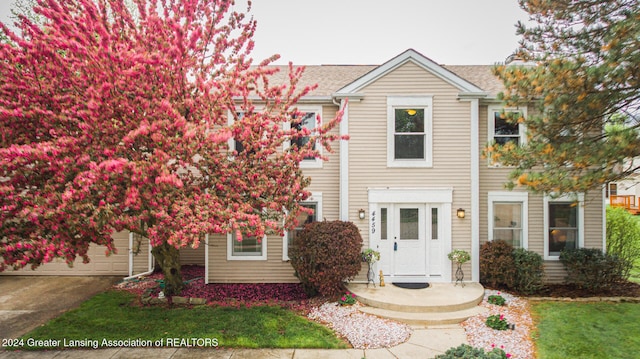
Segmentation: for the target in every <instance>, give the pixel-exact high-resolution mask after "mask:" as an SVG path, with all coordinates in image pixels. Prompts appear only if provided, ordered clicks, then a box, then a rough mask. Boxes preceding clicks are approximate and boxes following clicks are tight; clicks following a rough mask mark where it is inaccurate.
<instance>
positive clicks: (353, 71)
mask: <svg viewBox="0 0 640 359" xmlns="http://www.w3.org/2000/svg"><path fill="white" fill-rule="evenodd" d="M407 61H412V62H413V63H416V64H418V65H419V66H421V67H423V68H425V70H427V71H430V72H432V73H434V74H435V75H436V76H439V77H441V78H443V79H444V80H445V81H447V82H449V83H451V84H452V85H454V86H456V87H457V88H459V89H460V91H461V92H467V93H483V92H484V93H489V94H491V95H496V94H497V93H498V92H500V91H502V90H503V89H504V87H503V85H502V82H501V81H500V80H499V79H498V78H497V77H496V76H494V75H493V73H492V71H491V70H492V68H493V65H438V64H436V63H435V62H433V61H432V60H430V59H429V58H427V57H425V56H423V55H421V54H419V53H418V52H416V51H414V50H411V49H410V50H407V51H405V52H403V53H402V54H400V55H398V56H396V57H394V58H393V59H391V60H389V61H387V62H386V63H384V64H382V65H309V66H305V71H304V73H303V74H302V78H301V79H300V82H299V83H298V87H299V88H303V87H304V86H309V85H313V84H318V87H317V88H316V89H315V90H314V91H312V92H311V93H309V94H308V95H307V96H305V98H307V99H308V98H324V99H329V98H331V97H332V96H333V95H335V94H344V93H345V92H346V91H353V92H347V93H349V94H353V93H355V92H357V91H358V90H359V89H361V88H362V87H364V86H366V85H367V84H369V83H371V82H373V81H375V80H376V79H377V78H379V77H381V76H384V74H386V73H388V72H389V71H392V70H393V69H395V68H397V67H398V66H401V65H402V64H404V63H406V62H407ZM270 67H276V68H278V69H279V70H280V71H279V72H277V73H275V74H273V75H272V76H271V77H270V82H271V83H272V84H282V83H287V82H288V79H289V75H288V74H289V66H287V65H273V66H270ZM298 67H300V66H294V68H298Z"/></svg>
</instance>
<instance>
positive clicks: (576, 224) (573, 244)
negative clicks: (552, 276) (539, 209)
mask: <svg viewBox="0 0 640 359" xmlns="http://www.w3.org/2000/svg"><path fill="white" fill-rule="evenodd" d="M583 207H584V195H582V194H580V195H578V196H577V198H575V196H571V197H569V196H565V197H560V198H550V197H545V198H544V229H545V233H544V236H545V241H544V257H545V259H559V256H560V252H562V250H570V249H578V248H581V247H582V246H583V236H584V211H583Z"/></svg>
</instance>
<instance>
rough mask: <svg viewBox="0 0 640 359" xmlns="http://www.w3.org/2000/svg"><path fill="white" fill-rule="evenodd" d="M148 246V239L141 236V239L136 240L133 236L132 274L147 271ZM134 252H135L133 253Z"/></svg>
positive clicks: (149, 254)
mask: <svg viewBox="0 0 640 359" xmlns="http://www.w3.org/2000/svg"><path fill="white" fill-rule="evenodd" d="M150 246H151V245H150V243H149V240H148V239H145V238H141V240H140V241H138V238H137V236H136V235H134V236H133V250H134V256H133V275H136V274H140V273H145V272H148V271H149V257H150V256H151V253H150V252H149V247H150ZM136 252H137V254H135V253H136Z"/></svg>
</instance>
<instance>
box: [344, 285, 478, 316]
mask: <svg viewBox="0 0 640 359" xmlns="http://www.w3.org/2000/svg"><path fill="white" fill-rule="evenodd" d="M347 289H348V290H350V291H351V292H353V293H354V294H355V295H356V296H357V298H358V301H360V302H361V303H363V304H366V305H368V306H370V307H375V308H381V309H387V310H391V311H396V312H410V313H446V312H456V311H461V310H464V309H470V308H474V307H476V306H477V305H478V304H479V303H480V302H482V298H483V297H484V287H483V286H482V285H481V284H480V283H465V286H464V287H462V286H460V285H458V286H456V285H454V284H452V283H432V284H431V285H430V286H429V288H425V289H403V288H399V287H396V286H394V285H392V284H387V285H386V286H385V287H379V286H378V287H373V286H369V287H367V286H366V284H355V283H350V284H349V285H348V286H347Z"/></svg>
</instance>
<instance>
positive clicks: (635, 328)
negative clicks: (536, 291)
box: [531, 302, 640, 359]
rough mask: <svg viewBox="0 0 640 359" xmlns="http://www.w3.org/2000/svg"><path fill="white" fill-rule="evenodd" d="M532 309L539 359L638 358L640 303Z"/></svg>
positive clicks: (553, 305) (557, 304) (541, 305)
mask: <svg viewBox="0 0 640 359" xmlns="http://www.w3.org/2000/svg"><path fill="white" fill-rule="evenodd" d="M531 310H532V315H533V316H534V320H535V322H536V325H537V331H536V333H535V335H534V341H535V343H536V348H537V351H538V358H544V359H554V358H558V359H560V358H562V359H565V358H581V359H596V358H603V359H604V358H607V359H608V358H617V359H625V358H629V359H632V358H633V359H635V358H638V353H640V335H639V334H640V304H634V303H575V302H573V303H565V302H543V303H532V305H531Z"/></svg>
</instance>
